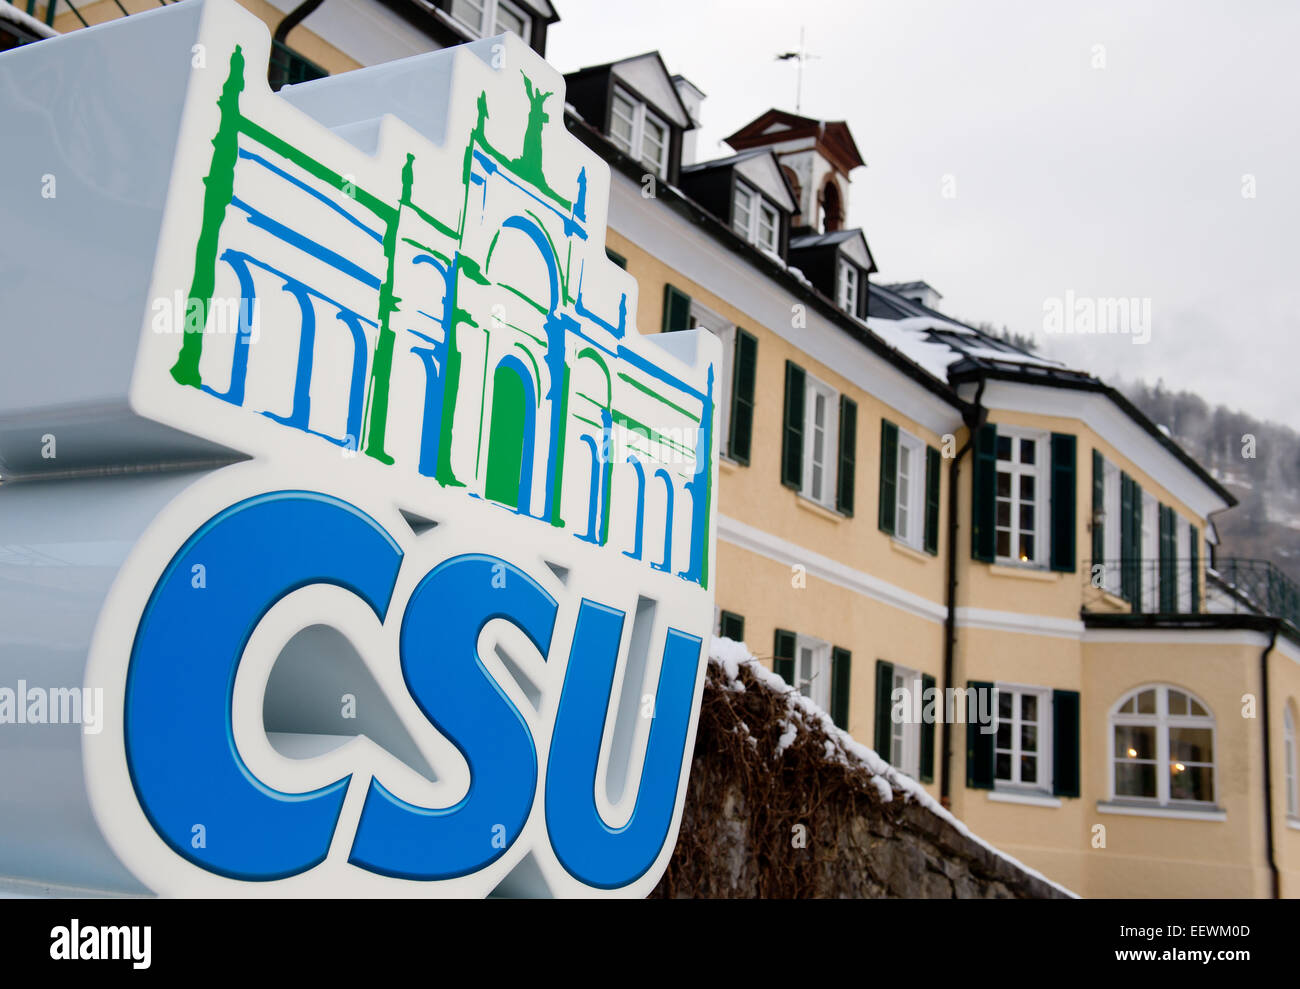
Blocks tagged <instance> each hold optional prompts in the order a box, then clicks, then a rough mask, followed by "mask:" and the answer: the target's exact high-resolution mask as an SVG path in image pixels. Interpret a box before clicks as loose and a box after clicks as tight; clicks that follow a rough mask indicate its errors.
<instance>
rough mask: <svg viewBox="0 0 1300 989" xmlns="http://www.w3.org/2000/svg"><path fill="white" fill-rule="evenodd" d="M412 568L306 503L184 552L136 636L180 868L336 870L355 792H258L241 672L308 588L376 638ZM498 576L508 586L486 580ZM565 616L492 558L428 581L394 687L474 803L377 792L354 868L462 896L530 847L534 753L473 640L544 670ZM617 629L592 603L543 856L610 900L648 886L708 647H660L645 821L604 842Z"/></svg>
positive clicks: (150, 783)
mask: <svg viewBox="0 0 1300 989" xmlns="http://www.w3.org/2000/svg"><path fill="white" fill-rule="evenodd" d="M401 562H402V551H401V549H400V548H399V547H398V545H397V543H396V541H394V539H393V538H392V536H391V535H389V533H388V532H387V531H386V530H385V529H384V528H383V526H381V525H380V524H379V523H378V522H376V521H375V520H374V519H372V518H371V517H370V516H368V515H366V514H365V513H364V512H362V511H360V510H359V509H358V508H356V507H355V506H353V505H350V504H348V503H347V502H344V501H341V500H339V499H337V498H333V497H329V496H327V495H323V494H318V493H313V492H305V491H280V492H275V493H271V494H265V495H259V496H257V497H254V498H249V499H247V500H245V501H242V502H239V503H238V504H236V505H233V506H231V507H230V508H227V509H225V510H224V511H222V512H221V513H220V514H218V515H217V516H215V517H214V518H212V519H211V520H209V521H208V522H207V523H205V524H204V525H203V526H202V527H201V528H199V530H198V531H197V532H195V533H194V535H193V536H191V537H190V538H189V540H188V541H187V542H186V543H185V545H184V546H183V547H181V549H180V551H179V552H178V553H177V554H176V556H175V557H174V558H173V559H172V561H171V563H170V564H169V565H168V567H167V569H166V570H165V571H164V572H163V575H162V577H161V578H160V579H159V581H158V584H157V586H156V587H155V588H154V591H153V594H152V596H151V597H150V599H149V602H148V604H147V606H146V607H145V610H144V614H143V616H142V618H141V621H140V626H139V629H138V631H137V633H136V639H135V645H134V648H133V650H132V653H131V663H130V668H129V670H128V673H127V682H126V709H125V726H124V730H125V741H126V757H127V764H128V766H129V768H130V772H131V779H132V782H133V784H134V786H135V791H136V795H137V797H138V799H139V802H140V805H141V807H142V808H143V809H144V811H145V813H146V815H147V816H148V818H149V821H150V822H151V823H152V825H153V827H154V829H155V830H156V831H157V832H158V834H159V835H160V836H161V837H162V838H163V840H164V841H166V842H167V844H168V845H169V846H170V847H171V848H172V849H173V850H174V851H175V852H176V854H178V855H180V856H182V857H183V858H185V859H188V860H189V861H190V862H193V863H194V864H195V865H197V866H200V867H201V868H203V869H206V870H208V871H210V872H214V873H217V874H218V875H222V876H227V877H229V878H232V879H241V880H248V881H269V880H275V879H283V878H285V877H288V876H293V875H296V874H298V873H301V872H304V871H306V870H308V869H311V868H312V867H313V866H316V865H318V864H319V863H320V862H322V861H323V860H324V859H325V856H326V853H327V852H328V850H329V847H330V844H331V842H332V840H333V837H334V831H335V828H336V826H337V824H338V818H339V812H340V810H341V809H342V806H343V799H344V796H345V795H346V793H347V788H348V784H349V781H350V780H351V776H345V777H343V778H342V779H339V780H337V781H335V782H333V783H331V784H329V785H328V786H324V787H321V788H320V789H318V790H313V791H311V792H308V793H284V792H281V791H279V790H275V789H273V788H271V787H269V786H267V785H266V784H265V783H263V782H262V781H261V780H259V779H257V777H256V776H254V775H253V773H252V771H251V770H250V769H249V768H248V766H247V765H245V763H244V762H243V760H242V759H241V758H240V755H239V751H238V749H237V748H236V746H235V739H234V734H233V729H232V726H231V705H232V692H233V689H234V683H235V674H236V672H237V670H238V668H239V663H240V659H241V657H242V656H243V653H244V649H245V647H246V646H247V644H248V640H249V638H250V636H251V635H252V633H253V630H254V629H255V628H256V627H257V625H258V623H259V622H260V621H261V620H262V618H263V616H265V615H266V613H267V612H268V611H270V609H271V608H272V607H273V606H274V605H275V603H276V602H277V601H279V600H280V599H281V598H283V597H285V596H286V595H287V594H289V593H291V592H293V591H295V590H297V589H299V588H302V587H305V586H308V585H311V584H334V585H337V586H338V587H341V588H343V589H345V590H347V591H350V592H351V593H353V594H356V595H357V596H358V597H360V598H361V599H362V600H363V601H365V602H366V604H367V605H369V606H370V608H371V609H372V610H373V611H374V613H375V615H376V616H377V617H378V618H379V620H380V621H381V622H382V621H383V620H384V619H385V617H386V616H387V613H388V607H389V603H390V600H391V597H392V593H393V587H394V584H395V583H396V580H397V573H398V569H399V567H400V566H401ZM198 563H202V565H203V566H204V567H205V568H206V572H207V573H208V574H209V575H211V574H213V573H224V574H238V575H239V576H238V579H237V580H221V581H219V582H211V584H212V586H210V587H208V588H207V589H203V590H196V589H195V588H194V587H193V586H192V584H191V568H192V567H193V566H194V565H195V564H198ZM503 568H504V573H505V574H506V578H507V579H506V580H505V581H504V582H503V581H501V580H500V579H497V580H495V581H494V580H493V579H492V578H493V576H494V575H497V576H498V577H499V575H500V574H501V573H502V572H503ZM557 610H558V606H557V603H556V601H555V599H554V598H552V597H551V595H550V594H548V593H547V592H546V590H544V589H543V588H542V586H541V585H540V584H538V583H537V581H535V580H534V579H533V578H532V577H530V576H529V575H528V574H526V573H525V572H524V571H522V570H520V569H519V568H517V567H515V566H514V565H513V564H511V563H509V562H507V561H505V560H502V559H499V558H497V557H494V556H488V555H482V554H466V555H462V556H457V557H454V558H452V559H449V560H446V561H444V562H442V563H440V564H438V565H437V566H436V567H434V568H433V570H431V571H430V572H429V573H428V574H427V575H425V577H424V578H423V579H422V580H421V581H420V583H419V585H418V586H417V587H416V589H415V591H414V593H413V594H412V596H411V599H410V602H409V603H408V604H407V607H406V610H405V613H404V615H403V617H402V626H401V636H400V650H401V668H402V674H403V676H404V677H405V680H406V686H407V688H408V689H409V690H410V693H411V696H412V698H413V699H414V700H415V702H416V704H417V705H419V707H420V710H421V711H422V712H423V713H424V715H425V717H427V718H428V719H429V721H430V723H431V724H433V726H434V727H435V728H437V729H438V731H439V732H441V733H442V734H443V735H444V736H446V737H447V738H448V739H450V740H451V741H452V742H453V743H454V744H455V745H456V747H457V748H458V749H459V750H460V752H461V754H462V755H463V756H464V757H465V759H466V761H467V762H468V764H469V771H470V785H469V791H468V792H467V793H466V794H465V796H464V798H462V799H461V800H460V801H459V802H458V803H456V804H455V805H454V806H451V807H436V808H435V807H421V806H417V805H415V804H412V803H408V802H407V801H405V800H403V799H401V798H400V797H398V796H396V795H395V794H393V793H391V792H390V791H389V790H387V789H386V788H385V787H384V785H383V784H382V783H381V782H380V781H379V780H378V779H376V778H373V777H372V778H371V780H370V785H369V790H368V791H367V793H366V798H365V804H364V807H363V810H362V813H361V818H360V822H359V824H358V826H357V831H356V835H355V836H354V838H353V842H352V848H351V853H350V856H349V861H350V862H351V863H352V864H353V865H355V866H357V867H359V868H361V869H365V870H368V871H370V872H374V873H378V874H380V875H385V876H395V877H400V878H403V879H412V880H440V879H452V878H455V877H458V876H466V875H470V874H472V873H474V872H477V871H478V870H480V869H482V868H484V867H485V866H487V865H489V864H490V863H491V862H493V861H495V860H496V859H497V858H499V857H500V856H501V855H503V854H505V851H506V849H507V848H508V847H509V846H510V845H511V844H512V843H513V842H514V841H515V840H516V839H517V838H518V837H519V834H520V832H521V831H522V830H523V827H524V823H525V821H527V819H528V815H529V812H530V811H531V809H532V805H533V800H534V799H535V796H536V793H537V789H538V787H537V777H538V767H537V751H536V747H535V745H534V742H533V737H532V733H531V732H530V731H529V729H528V725H527V723H526V722H525V721H524V719H523V717H522V715H521V714H520V713H519V710H518V709H517V708H516V707H515V705H514V704H513V703H512V702H511V700H510V698H509V697H508V696H507V695H506V694H505V692H504V691H503V690H502V689H501V687H500V685H498V684H497V682H496V681H495V680H494V679H493V677H492V675H491V674H490V673H489V672H488V670H487V668H486V667H485V666H484V665H483V662H482V660H481V659H480V658H479V656H478V649H477V643H478V637H479V633H480V632H481V631H482V629H483V628H484V626H485V625H487V623H488V622H490V621H492V620H493V619H498V618H500V619H505V620H506V621H508V622H510V623H512V624H513V625H515V626H516V627H517V628H519V629H520V631H522V632H523V633H524V635H526V636H527V637H528V639H529V640H530V641H531V642H532V643H533V645H535V646H536V647H537V649H538V651H539V652H540V653H541V654H542V656H543V657H545V656H547V655H548V653H549V652H550V647H551V635H552V632H553V630H554V627H555V618H556V612H557ZM624 619H625V615H624V613H623V612H622V611H619V610H617V609H615V608H611V607H608V606H606V605H602V604H599V603H597V602H595V601H591V600H587V599H584V600H583V601H582V603H581V605H580V607H579V612H578V618H577V624H576V629H575V632H574V636H573V645H572V649H571V652H570V656H569V665H568V669H567V672H566V674H565V679H564V684H563V687H562V690H561V695H560V702H559V705H558V710H557V713H556V720H555V727H554V732H553V735H552V739H551V749H550V754H549V758H548V760H547V764H548V767H549V768H548V772H547V778H546V793H545V818H546V827H547V832H548V834H549V837H550V841H551V845H552V847H553V848H554V851H555V853H556V856H557V857H558V859H559V861H560V862H561V863H562V864H563V866H564V867H565V868H566V869H567V870H568V871H569V872H570V873H571V874H572V875H573V876H574V877H575V878H576V879H578V880H579V881H581V882H583V883H586V884H587V885H589V886H592V887H597V888H602V889H617V888H619V887H622V886H626V885H627V884H629V883H631V882H633V881H635V880H636V879H637V878H639V877H640V876H642V875H643V874H644V873H645V872H646V870H648V869H649V868H650V866H651V865H652V864H653V862H654V860H655V858H656V857H657V856H658V854H659V852H660V850H661V849H662V847H663V844H664V842H665V840H666V839H667V835H668V829H669V826H670V824H671V821H672V815H673V810H674V806H675V803H676V798H677V783H678V779H679V776H680V772H681V768H682V763H683V760H684V759H685V758H686V757H687V755H688V753H687V752H686V737H687V733H688V729H689V726H690V713H691V703H692V700H693V697H694V690H695V676H696V671H697V663H698V660H699V656H700V649H701V647H702V642H701V640H700V638H699V637H698V636H693V635H687V634H685V633H683V632H680V631H677V630H676V629H669V631H668V636H667V642H666V644H665V647H664V656H663V665H662V670H661V673H660V676H659V684H658V693H657V696H656V701H655V708H654V720H653V721H652V723H651V728H650V735H649V741H648V748H647V751H646V757H645V763H644V768H643V770H642V774H641V781H640V786H639V789H638V791H637V797H636V803H635V808H634V810H633V812H632V816H631V818H630V820H629V821H628V822H627V823H626V824H625V825H623V826H622V827H618V828H613V827H610V826H609V825H608V824H606V823H605V821H604V819H603V818H602V817H601V815H600V812H599V810H598V809H597V807H596V804H595V796H594V794H595V778H596V765H597V761H598V759H599V754H600V744H601V739H602V736H603V734H604V728H605V717H606V712H607V710H608V706H609V700H610V692H611V690H612V687H613V679H614V673H615V669H616V667H617V665H618V651H619V641H620V639H621V636H622V629H623V622H624ZM196 821H197V822H202V823H203V825H204V828H205V830H206V835H207V840H206V842H204V843H201V844H203V845H204V847H200V848H194V847H192V843H191V829H192V828H193V826H194V824H195V822H196ZM501 827H504V828H505V835H504V838H505V840H504V842H503V841H501V840H499V838H500V830H501ZM494 829H495V830H494ZM494 835H495V836H497V837H498V840H496V841H493V840H491V839H492V837H493V836H494Z"/></svg>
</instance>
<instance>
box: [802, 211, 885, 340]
mask: <svg viewBox="0 0 1300 989" xmlns="http://www.w3.org/2000/svg"><path fill="white" fill-rule="evenodd" d="M790 267H792V268H798V269H799V270H800V271H802V272H803V274H804V277H805V278H807V279H808V281H810V282H812V284H813V285H814V286H815V287H816V288H817V289H818V290H819V291H820V292H821V293H822V295H825V296H827V297H828V298H831V299H834V300H835V304H836V305H837V306H839V307H840V308H841V309H843V310H844V311H845V312H846V313H848V314H850V315H851V316H857V317H858V318H859V319H866V318H867V275H869V274H871V272H873V271H875V270H876V262H875V260H874V259H873V258H872V257H871V248H870V247H868V246H867V238H866V237H865V236H863V233H862V231H861V230H859V229H857V228H854V229H852V230H832V231H831V232H830V233H820V234H817V233H804V234H799V235H796V236H794V237H791V238H790Z"/></svg>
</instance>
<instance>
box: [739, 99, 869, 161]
mask: <svg viewBox="0 0 1300 989" xmlns="http://www.w3.org/2000/svg"><path fill="white" fill-rule="evenodd" d="M801 137H812V138H815V139H816V142H817V146H818V147H819V148H820V149H821V150H822V151H823V153H825V155H826V157H827V158H828V159H830V160H831V161H832V162H834V164H835V165H836V166H838V167H839V168H840V169H841V170H842V171H843V172H844V173H845V174H846V175H847V174H848V173H849V172H851V171H853V169H855V168H858V167H860V166H862V165H865V164H866V162H865V161H863V160H862V152H861V151H859V150H858V145H857V142H856V141H854V140H853V133H852V132H851V131H850V130H849V125H848V123H847V122H846V121H843V120H814V119H813V118H812V117H803V116H800V115H799V114H797V113H789V112H788V111H786V110H777V109H775V108H773V109H771V110H768V111H766V112H764V113H762V114H760V115H759V116H757V117H755V118H754V119H753V120H751V121H750V122H749V123H747V124H746V125H745V126H744V127H742V128H740V130H738V131H736V133H734V134H732V135H731V136H730V137H728V138H726V142H727V143H728V144H730V145H731V146H732V147H733V148H735V149H736V150H738V151H741V150H744V149H745V148H752V147H756V146H761V145H768V144H776V143H778V142H779V141H788V140H795V139H797V138H801Z"/></svg>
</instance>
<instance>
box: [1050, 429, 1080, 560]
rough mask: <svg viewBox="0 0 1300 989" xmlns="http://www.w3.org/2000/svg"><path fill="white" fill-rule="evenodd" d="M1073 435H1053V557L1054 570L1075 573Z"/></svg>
mask: <svg viewBox="0 0 1300 989" xmlns="http://www.w3.org/2000/svg"><path fill="white" fill-rule="evenodd" d="M1076 447H1077V443H1076V441H1075V438H1074V437H1073V436H1071V435H1070V434H1069V433H1053V434H1052V554H1051V557H1052V559H1051V565H1052V569H1053V570H1062V571H1065V572H1066V573H1073V572H1074V535H1075V500H1076V494H1075V489H1076V485H1075V481H1074V468H1075V450H1076Z"/></svg>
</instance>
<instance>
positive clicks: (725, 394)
mask: <svg viewBox="0 0 1300 989" xmlns="http://www.w3.org/2000/svg"><path fill="white" fill-rule="evenodd" d="M697 326H702V327H704V328H705V329H706V330H709V331H710V332H711V333H713V335H714V336H716V337H717V338H718V339H719V340H721V341H722V387H721V388H720V389H719V396H718V399H717V401H718V402H719V403H720V406H721V410H722V432H721V439H720V441H719V443H718V452H719V453H721V454H722V455H723V456H726V455H727V454H728V453H729V451H728V449H727V444H728V443H729V442H730V440H731V393H732V391H733V390H734V388H735V384H736V372H735V363H736V327H735V324H734V323H730V322H728V321H727V320H725V319H723V318H722V317H721V316H719V315H718V314H717V313H715V312H713V311H712V310H710V309H706V308H705V307H704V306H702V305H700V304H699V303H698V302H696V301H694V300H691V328H692V329H694V328H695V327H697Z"/></svg>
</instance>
